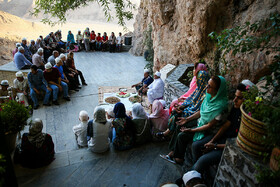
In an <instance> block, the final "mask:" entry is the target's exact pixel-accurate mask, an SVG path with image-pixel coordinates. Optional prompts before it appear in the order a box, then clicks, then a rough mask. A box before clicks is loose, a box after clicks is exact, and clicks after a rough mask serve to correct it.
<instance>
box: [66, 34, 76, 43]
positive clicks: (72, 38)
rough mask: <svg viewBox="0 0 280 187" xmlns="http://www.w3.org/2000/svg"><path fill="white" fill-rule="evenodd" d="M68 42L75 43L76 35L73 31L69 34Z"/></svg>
mask: <svg viewBox="0 0 280 187" xmlns="http://www.w3.org/2000/svg"><path fill="white" fill-rule="evenodd" d="M67 42H70V43H75V40H74V35H73V34H72V33H71V34H68V35H67Z"/></svg>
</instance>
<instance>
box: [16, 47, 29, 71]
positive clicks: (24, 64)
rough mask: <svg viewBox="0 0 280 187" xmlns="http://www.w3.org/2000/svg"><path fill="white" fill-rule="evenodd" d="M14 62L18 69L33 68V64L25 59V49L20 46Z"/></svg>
mask: <svg viewBox="0 0 280 187" xmlns="http://www.w3.org/2000/svg"><path fill="white" fill-rule="evenodd" d="M14 62H15V65H16V67H17V68H18V69H19V70H20V69H29V68H30V66H32V63H31V62H30V61H29V60H28V59H26V58H25V56H24V48H23V47H22V46H20V47H19V48H18V52H17V53H16V54H15V56H14Z"/></svg>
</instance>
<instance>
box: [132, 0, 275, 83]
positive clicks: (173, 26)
mask: <svg viewBox="0 0 280 187" xmlns="http://www.w3.org/2000/svg"><path fill="white" fill-rule="evenodd" d="M275 12H280V1H279V0H238V1H236V0H230V1H227V0H219V1H217V0H205V1H196V0H141V3H140V7H139V10H138V15H137V16H136V20H135V24H134V38H133V48H132V49H131V50H130V52H131V53H132V54H134V55H142V54H143V52H144V46H143V32H144V31H145V30H147V28H148V25H149V24H151V26H152V29H153V31H152V39H153V46H154V62H155V68H158V67H160V68H161V67H163V66H164V65H166V64H168V63H170V64H174V65H179V64H186V63H194V62H196V61H197V60H199V59H201V58H204V59H205V60H206V62H207V63H209V64H210V65H212V64H213V63H214V57H215V46H214V44H213V42H212V41H211V40H210V38H209V37H208V34H209V33H211V32H212V31H216V32H220V31H222V30H223V29H225V28H231V27H234V26H237V25H239V24H244V23H245V22H247V21H249V22H251V23H253V22H256V21H258V20H260V19H265V18H268V17H269V15H270V14H271V13H275ZM279 41H280V39H279V38H278V39H277V41H275V43H276V42H279ZM230 58H231V59H233V61H232V63H233V64H236V65H237V67H236V69H235V70H234V71H233V73H232V74H231V75H228V76H227V80H230V81H231V82H232V83H234V84H236V83H238V82H239V81H241V80H242V79H250V80H253V81H254V82H256V80H257V79H258V78H259V77H260V76H261V75H263V73H264V70H265V69H266V68H267V65H268V64H270V63H271V62H272V59H273V54H271V55H265V53H264V52H258V53H252V54H250V55H241V54H238V55H237V56H235V57H232V56H231V57H230ZM157 60H159V63H158V62H157ZM236 72H238V73H236Z"/></svg>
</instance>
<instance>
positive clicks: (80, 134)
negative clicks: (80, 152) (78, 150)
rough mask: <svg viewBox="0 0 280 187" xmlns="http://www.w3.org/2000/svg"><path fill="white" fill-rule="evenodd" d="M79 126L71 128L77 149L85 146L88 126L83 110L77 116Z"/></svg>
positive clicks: (85, 112) (86, 115)
mask: <svg viewBox="0 0 280 187" xmlns="http://www.w3.org/2000/svg"><path fill="white" fill-rule="evenodd" d="M79 120H80V121H81V123H80V124H78V125H75V126H74V127H73V132H74V134H75V136H76V140H77V143H78V146H79V147H86V146H87V126H88V120H89V117H88V113H87V111H85V110H82V111H81V112H80V114H79Z"/></svg>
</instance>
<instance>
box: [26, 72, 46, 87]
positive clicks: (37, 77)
mask: <svg viewBox="0 0 280 187" xmlns="http://www.w3.org/2000/svg"><path fill="white" fill-rule="evenodd" d="M27 78H28V84H29V87H30V88H32V89H33V88H34V87H35V88H38V87H40V86H42V85H43V84H44V85H45V86H48V83H47V81H46V80H45V78H44V74H43V71H42V70H40V69H38V70H37V73H36V74H33V73H31V72H30V73H28V76H27Z"/></svg>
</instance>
